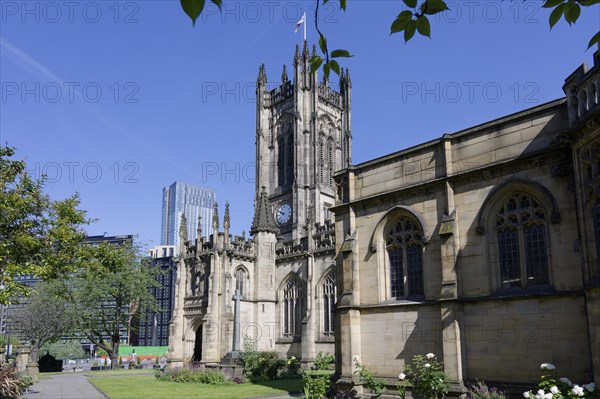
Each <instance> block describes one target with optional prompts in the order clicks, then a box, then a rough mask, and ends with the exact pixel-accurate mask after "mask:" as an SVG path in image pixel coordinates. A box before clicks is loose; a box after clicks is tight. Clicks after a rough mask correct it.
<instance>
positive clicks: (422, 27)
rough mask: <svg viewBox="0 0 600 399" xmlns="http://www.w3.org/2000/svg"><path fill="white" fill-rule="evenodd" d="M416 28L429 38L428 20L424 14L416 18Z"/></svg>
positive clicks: (429, 26)
mask: <svg viewBox="0 0 600 399" xmlns="http://www.w3.org/2000/svg"><path fill="white" fill-rule="evenodd" d="M417 30H418V31H419V33H420V34H422V35H423V36H427V37H429V38H431V25H429V20H428V19H427V17H426V16H425V15H421V16H420V17H419V18H417Z"/></svg>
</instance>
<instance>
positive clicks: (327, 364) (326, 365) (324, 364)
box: [314, 352, 335, 370]
mask: <svg viewBox="0 0 600 399" xmlns="http://www.w3.org/2000/svg"><path fill="white" fill-rule="evenodd" d="M334 361H335V357H334V356H333V355H331V354H329V352H327V353H325V354H324V353H323V352H319V354H318V355H317V357H316V358H315V366H314V367H315V370H329V369H331V365H332V364H333V362H334Z"/></svg>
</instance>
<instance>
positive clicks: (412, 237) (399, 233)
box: [386, 217, 423, 299]
mask: <svg viewBox="0 0 600 399" xmlns="http://www.w3.org/2000/svg"><path fill="white" fill-rule="evenodd" d="M386 249H387V254H388V260H389V265H390V268H389V270H390V293H391V296H392V298H396V299H400V298H404V297H408V296H421V295H423V232H422V231H421V229H420V228H419V227H418V226H417V225H416V224H415V223H414V222H413V221H412V220H410V219H408V218H406V217H402V218H401V219H400V220H398V221H397V222H395V223H394V225H393V226H392V228H391V229H390V230H389V232H388V234H387V235H386Z"/></svg>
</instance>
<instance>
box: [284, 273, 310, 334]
mask: <svg viewBox="0 0 600 399" xmlns="http://www.w3.org/2000/svg"><path fill="white" fill-rule="evenodd" d="M282 297H283V300H282V306H283V336H284V337H289V338H293V337H295V336H299V335H300V332H301V330H300V323H301V322H302V318H303V317H304V313H305V312H306V296H305V292H304V284H303V283H302V280H300V278H298V277H297V276H292V277H290V279H289V280H288V281H287V283H286V284H285V286H284V287H283V295H282Z"/></svg>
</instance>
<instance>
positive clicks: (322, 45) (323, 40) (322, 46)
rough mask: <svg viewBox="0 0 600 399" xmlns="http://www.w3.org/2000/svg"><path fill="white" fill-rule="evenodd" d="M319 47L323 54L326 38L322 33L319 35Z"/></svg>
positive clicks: (325, 50) (325, 47) (324, 52)
mask: <svg viewBox="0 0 600 399" xmlns="http://www.w3.org/2000/svg"><path fill="white" fill-rule="evenodd" d="M319 48H321V52H322V53H323V54H327V39H326V38H325V36H323V35H321V37H319Z"/></svg>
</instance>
